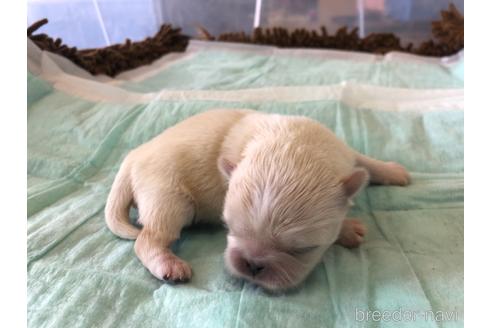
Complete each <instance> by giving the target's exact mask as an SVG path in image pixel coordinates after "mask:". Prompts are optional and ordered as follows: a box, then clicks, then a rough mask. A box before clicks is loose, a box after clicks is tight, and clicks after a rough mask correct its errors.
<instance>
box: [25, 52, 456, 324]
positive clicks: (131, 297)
mask: <svg viewBox="0 0 492 328" xmlns="http://www.w3.org/2000/svg"><path fill="white" fill-rule="evenodd" d="M258 49H259V50H258ZM261 49H262V48H261V47H256V48H252V49H247V50H244V49H242V48H240V47H239V48H238V49H227V48H222V47H217V48H215V49H209V48H207V47H203V48H200V47H198V46H197V47H195V49H194V50H193V51H191V50H190V53H189V54H188V55H187V56H185V57H183V58H180V59H177V60H176V61H172V62H169V63H167V64H166V65H162V66H158V65H157V66H155V67H150V68H149V69H151V70H154V72H153V74H151V75H148V76H140V77H139V78H136V77H131V78H128V79H127V80H123V79H120V81H109V82H105V81H102V80H94V79H91V78H88V77H84V76H81V75H78V76H77V74H75V73H73V72H75V71H76V69H73V71H71V73H70V74H68V73H67V65H68V64H67V63H64V62H62V60H60V61H59V62H57V59H56V58H55V59H53V58H51V57H49V56H48V55H47V54H45V53H44V54H39V53H34V54H33V55H32V56H33V57H32V58H34V61H35V59H36V56H40V57H45V58H44V59H43V60H40V61H39V62H38V64H39V65H38V66H37V67H35V68H33V67H34V66H35V65H34V66H32V67H31V66H30V67H29V73H28V77H27V78H28V95H27V98H28V109H27V110H28V122H27V126H28V144H27V147H28V163H27V164H28V165H27V166H28V172H27V174H28V190H27V197H28V200H27V209H28V218H27V220H28V230H27V239H28V254H27V259H28V265H27V271H28V323H29V326H30V327H73V328H75V327H282V328H283V327H296V328H297V327H304V328H310V327H366V326H370V327H394V326H395V325H401V326H408V327H462V326H463V108H462V87H463V80H462V74H460V67H462V61H460V60H458V61H457V62H456V63H454V64H442V63H441V62H439V61H432V60H427V59H426V60H425V61H424V60H423V59H421V58H419V57H411V58H406V57H405V56H403V57H402V58H399V59H398V60H393V59H391V57H388V56H387V57H375V56H371V55H364V56H360V58H350V56H349V55H347V58H343V57H344V56H343V54H344V53H340V52H329V51H325V52H316V56H315V57H313V56H311V57H310V55H311V54H312V53H310V52H309V51H306V52H305V54H303V53H300V54H299V53H296V52H295V51H293V52H289V51H285V52H281V53H277V52H275V51H270V52H268V53H264V52H263V51H262V50H261ZM269 49H270V48H269ZM255 51H256V52H255ZM340 55H342V56H341V57H342V58H341V57H340ZM49 58H51V60H53V61H52V62H50V64H49V65H48V64H47V61H48V59H49ZM53 65H54V66H53ZM55 66H56V70H58V71H57V73H56V72H55V71H56V70H55V71H53V67H55ZM457 72H458V73H457ZM147 73H148V72H147ZM128 76H131V74H129V75H128ZM310 90H313V91H310ZM209 91H213V92H209ZM371 96H373V97H374V98H372V97H371ZM361 98H363V99H361ZM216 107H227V108H253V109H256V110H259V111H265V112H276V113H283V114H298V115H305V116H309V117H311V118H314V119H316V120H319V121H320V122H322V123H323V124H325V125H326V126H328V127H329V128H331V129H332V130H333V131H334V132H335V133H336V134H337V135H338V136H339V137H340V138H342V139H344V140H345V141H346V142H347V143H348V144H350V145H351V146H352V147H353V148H355V149H357V150H359V151H361V152H362V153H365V154H368V155H370V156H373V157H376V158H379V159H382V160H395V161H399V162H400V163H402V164H404V165H405V166H406V167H407V168H408V169H409V171H410V172H411V175H412V179H413V181H412V184H411V185H410V186H408V187H393V186H389V187H383V186H370V187H368V188H367V189H366V190H365V191H364V192H362V193H361V194H360V195H359V196H358V197H357V199H356V202H355V203H356V204H355V207H354V208H353V210H352V213H351V215H352V216H354V217H358V218H360V219H361V220H363V221H364V222H365V223H366V224H367V226H368V234H367V238H366V241H365V243H364V244H363V245H362V246H361V247H360V248H357V249H352V250H349V249H345V248H342V247H340V246H338V245H335V246H333V247H331V248H330V249H329V250H328V251H327V252H326V254H325V255H324V257H323V260H322V262H321V263H320V264H319V265H318V266H317V267H316V269H315V270H314V271H313V273H312V274H311V275H310V276H309V277H308V279H307V280H306V282H305V283H303V284H302V285H301V286H299V287H298V288H297V289H295V290H292V291H289V292H287V293H282V294H280V295H269V294H268V293H265V292H264V291H262V290H261V289H258V288H256V287H255V286H252V285H250V284H248V283H244V282H241V281H238V280H235V279H232V278H231V277H230V276H229V275H228V274H227V272H226V271H225V269H224V260H223V251H224V248H225V245H226V239H225V232H224V230H223V229H222V228H221V227H196V228H191V229H188V230H185V231H184V232H183V234H182V237H181V238H180V240H179V241H178V242H177V243H176V244H175V245H174V249H175V251H176V253H177V254H178V255H179V256H180V257H182V258H184V259H185V260H186V261H188V262H189V263H190V264H191V265H192V267H193V272H194V275H193V278H192V280H191V282H189V283H187V284H177V285H170V284H165V283H163V282H162V281H158V280H157V279H155V278H153V276H152V275H151V274H150V273H149V272H148V271H147V270H146V269H145V268H144V267H143V266H142V265H141V264H140V263H139V261H138V259H137V258H136V256H135V255H134V252H133V242H132V241H126V240H121V239H119V238H117V237H116V236H114V235H113V234H112V233H111V232H110V231H109V230H108V229H107V228H106V226H105V223H104V213H103V212H104V211H103V209H104V205H105V202H106V197H107V194H108V192H109V189H110V187H111V183H112V181H113V178H114V176H115V174H116V172H117V170H118V168H119V165H120V163H121V161H122V159H123V158H124V156H125V155H126V154H127V153H128V152H129V151H130V150H131V149H132V148H135V147H137V146H138V145H140V144H142V143H143V142H145V141H147V140H149V139H150V138H152V137H153V136H155V135H157V134H159V133H160V132H161V131H163V130H164V129H166V128H168V127H170V126H172V125H173V124H175V123H177V122H179V121H181V120H183V119H185V118H187V117H189V116H191V115H193V114H196V113H199V112H202V111H205V110H207V109H211V108H216ZM393 109H394V110H393ZM132 216H133V217H134V216H135V213H132ZM378 311H379V312H378Z"/></svg>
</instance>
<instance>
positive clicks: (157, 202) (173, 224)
mask: <svg viewBox="0 0 492 328" xmlns="http://www.w3.org/2000/svg"><path fill="white" fill-rule="evenodd" d="M139 212H140V219H139V221H140V222H141V223H142V224H143V229H142V231H141V232H140V234H139V235H138V237H137V240H136V241H135V253H136V254H137V256H138V258H139V259H140V261H141V262H142V264H143V265H144V266H145V267H146V268H147V269H148V270H149V271H150V272H151V273H152V274H153V275H154V276H155V277H156V278H158V279H160V280H167V281H174V282H179V281H187V280H189V279H190V278H191V267H190V265H189V264H188V263H186V262H185V261H183V260H182V259H180V258H179V257H177V256H176V255H175V254H174V253H173V252H172V251H171V249H170V246H171V244H172V243H173V242H174V241H175V240H177V239H178V238H179V236H180V233H181V229H182V228H183V227H184V226H186V225H188V224H190V223H191V221H192V219H193V215H194V209H193V204H192V203H191V201H190V200H189V199H187V198H186V197H185V196H180V195H162V194H160V195H156V196H155V197H153V196H150V197H149V196H148V195H146V197H145V200H143V201H139Z"/></svg>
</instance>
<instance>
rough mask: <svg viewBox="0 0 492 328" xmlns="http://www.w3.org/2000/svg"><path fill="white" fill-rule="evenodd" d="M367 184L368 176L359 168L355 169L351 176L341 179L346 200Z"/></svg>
mask: <svg viewBox="0 0 492 328" xmlns="http://www.w3.org/2000/svg"><path fill="white" fill-rule="evenodd" d="M368 182H369V174H368V173H367V171H366V170H365V169H363V168H361V167H356V168H355V169H354V171H353V172H352V174H350V175H349V176H348V177H345V178H343V179H342V184H343V188H344V189H345V195H346V196H347V198H349V199H350V198H352V197H354V196H355V195H356V194H357V193H358V192H359V191H360V190H361V189H362V188H364V187H365V186H366V185H367V183H368Z"/></svg>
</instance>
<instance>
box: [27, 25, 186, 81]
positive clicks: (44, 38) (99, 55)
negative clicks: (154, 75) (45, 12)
mask: <svg viewBox="0 0 492 328" xmlns="http://www.w3.org/2000/svg"><path fill="white" fill-rule="evenodd" d="M46 23H48V20H47V19H43V20H40V21H39V22H36V23H34V24H33V25H31V26H30V27H29V28H28V29H27V36H28V37H29V38H30V39H31V40H32V41H33V42H34V43H36V45H37V46H38V47H39V48H41V49H43V50H47V51H50V52H53V53H55V54H58V55H61V56H64V57H66V58H68V59H70V60H71V61H72V62H73V63H75V64H76V65H78V66H80V67H82V68H84V69H85V70H87V71H89V72H90V73H91V74H93V75H96V74H106V75H108V76H115V75H116V74H118V73H120V72H123V71H126V70H129V69H132V68H136V67H139V66H142V65H146V64H150V63H151V62H153V61H154V60H156V59H158V58H160V57H162V56H163V55H165V54H167V53H170V52H182V51H185V50H186V47H187V46H188V40H189V37H187V36H186V35H183V34H181V33H180V31H181V30H180V29H179V28H176V29H173V28H172V27H171V25H167V24H164V25H162V26H161V28H160V30H159V31H158V32H157V34H156V35H155V36H153V37H151V38H146V39H145V40H143V41H140V42H131V41H130V40H128V39H127V40H126V42H125V43H124V44H116V45H113V46H109V47H105V48H99V49H85V50H77V48H75V47H72V48H71V47H68V46H66V45H64V44H62V40H61V39H56V40H53V39H52V38H50V37H49V36H48V35H46V34H36V35H33V32H34V31H36V30H37V29H38V28H40V27H41V26H43V25H44V24H46Z"/></svg>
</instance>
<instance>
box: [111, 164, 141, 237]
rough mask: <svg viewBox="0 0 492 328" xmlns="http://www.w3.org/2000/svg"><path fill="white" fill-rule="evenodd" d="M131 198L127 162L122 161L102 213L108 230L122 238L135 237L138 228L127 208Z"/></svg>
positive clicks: (138, 231)
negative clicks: (131, 219) (132, 221)
mask: <svg viewBox="0 0 492 328" xmlns="http://www.w3.org/2000/svg"><path fill="white" fill-rule="evenodd" d="M132 200H133V192H132V186H131V180H130V170H129V168H128V164H127V163H125V162H123V164H122V166H121V168H120V170H119V171H118V174H116V178H115V179H114V182H113V186H112V187H111V191H110V192H109V196H108V201H107V202H106V208H105V210H104V214H105V217H106V224H107V225H108V228H109V230H111V231H112V232H113V233H114V234H115V235H117V236H118V237H121V238H124V239H136V238H137V236H138V234H139V233H140V229H138V228H137V227H135V226H134V225H133V224H131V222H130V218H129V214H128V212H129V210H130V206H131V204H132Z"/></svg>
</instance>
